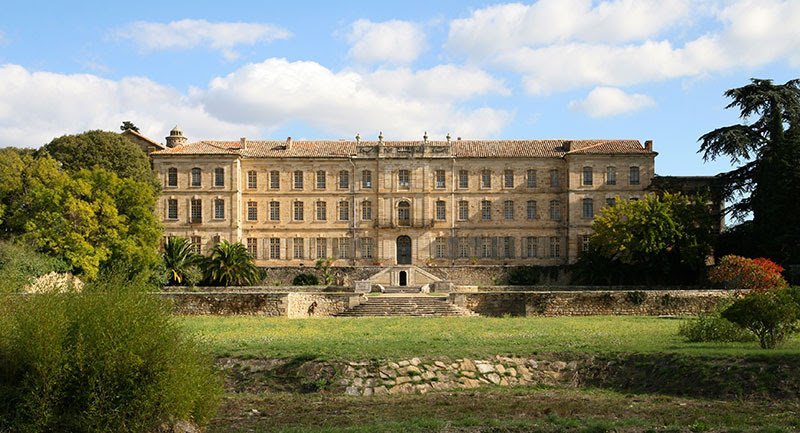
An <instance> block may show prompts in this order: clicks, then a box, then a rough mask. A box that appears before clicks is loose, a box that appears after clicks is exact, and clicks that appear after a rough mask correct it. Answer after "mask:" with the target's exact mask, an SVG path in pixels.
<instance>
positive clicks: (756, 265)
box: [708, 255, 788, 291]
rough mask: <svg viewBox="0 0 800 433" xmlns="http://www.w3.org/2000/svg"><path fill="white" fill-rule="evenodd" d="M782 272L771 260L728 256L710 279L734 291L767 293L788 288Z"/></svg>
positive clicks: (709, 274)
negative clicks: (767, 291) (766, 291)
mask: <svg viewBox="0 0 800 433" xmlns="http://www.w3.org/2000/svg"><path fill="white" fill-rule="evenodd" d="M781 272H783V268H782V267H780V266H779V265H778V264H776V263H774V262H772V261H771V260H769V259H765V258H756V259H748V258H746V257H741V256H734V255H728V256H725V257H723V258H722V260H720V263H719V264H718V265H717V266H715V267H714V268H713V269H711V271H709V273H708V279H709V281H711V282H712V283H718V284H725V286H726V287H727V288H729V289H733V290H755V291H765V290H771V289H778V288H784V287H787V286H788V284H787V283H786V280H785V279H784V278H783V276H782V275H781Z"/></svg>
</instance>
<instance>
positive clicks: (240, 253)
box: [205, 241, 261, 286]
mask: <svg viewBox="0 0 800 433" xmlns="http://www.w3.org/2000/svg"><path fill="white" fill-rule="evenodd" d="M205 276H206V280H207V281H208V282H209V283H211V284H214V285H220V286H247V285H251V284H256V283H258V282H259V280H260V279H261V272H259V270H258V267H257V266H256V265H255V263H253V256H251V255H250V253H249V252H248V251H247V248H246V247H245V246H244V245H242V243H241V242H236V243H230V242H228V241H222V242H220V243H218V244H217V245H215V246H214V248H213V249H212V250H211V256H210V257H209V258H208V260H207V262H206V267H205Z"/></svg>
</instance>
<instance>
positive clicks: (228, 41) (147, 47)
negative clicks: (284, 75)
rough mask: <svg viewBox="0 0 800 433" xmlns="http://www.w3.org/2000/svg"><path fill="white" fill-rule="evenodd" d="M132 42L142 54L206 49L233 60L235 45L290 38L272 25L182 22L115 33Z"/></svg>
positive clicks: (129, 27) (137, 24) (131, 26)
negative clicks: (169, 50)
mask: <svg viewBox="0 0 800 433" xmlns="http://www.w3.org/2000/svg"><path fill="white" fill-rule="evenodd" d="M116 34H117V36H119V37H122V38H125V39H131V40H133V41H134V42H135V43H136V44H137V45H138V46H139V47H140V49H141V50H142V51H144V52H148V51H158V50H168V49H190V48H195V47H200V46H208V47H210V48H212V49H214V50H218V51H221V52H222V54H223V55H224V56H225V57H226V58H228V59H235V58H236V57H238V53H236V51H235V50H234V47H236V46H238V45H255V44H257V43H260V42H271V41H274V40H278V39H286V38H288V37H290V36H291V34H290V33H289V31H288V30H286V29H284V28H282V27H278V26H275V25H272V24H261V23H243V22H219V23H212V22H209V21H206V20H191V19H183V20H179V21H172V22H169V23H156V22H148V21H136V22H133V23H131V24H128V25H127V26H125V27H124V28H122V29H120V30H118V31H117V32H116Z"/></svg>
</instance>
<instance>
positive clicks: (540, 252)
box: [536, 236, 550, 258]
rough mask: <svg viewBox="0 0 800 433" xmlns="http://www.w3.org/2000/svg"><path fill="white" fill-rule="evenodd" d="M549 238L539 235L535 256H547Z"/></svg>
mask: <svg viewBox="0 0 800 433" xmlns="http://www.w3.org/2000/svg"><path fill="white" fill-rule="evenodd" d="M549 242H550V240H549V238H548V237H547V236H541V237H539V242H537V245H536V257H540V258H544V257H547V255H548V253H547V251H548V248H549V247H550V243H549Z"/></svg>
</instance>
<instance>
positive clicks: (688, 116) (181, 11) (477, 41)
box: [0, 0, 800, 175]
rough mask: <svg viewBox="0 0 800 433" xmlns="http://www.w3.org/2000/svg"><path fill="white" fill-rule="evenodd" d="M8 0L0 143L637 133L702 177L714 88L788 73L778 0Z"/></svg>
mask: <svg viewBox="0 0 800 433" xmlns="http://www.w3.org/2000/svg"><path fill="white" fill-rule="evenodd" d="M52 3H53V2H49V1H48V2H44V1H25V2H22V1H8V2H4V4H3V12H2V14H1V15H0V146H19V147H38V146H40V145H42V144H44V143H46V142H48V141H49V140H50V139H52V138H53V137H55V136H59V135H62V134H66V133H76V132H81V131H84V130H87V129H106V130H116V129H117V128H118V126H119V125H120V123H121V122H122V121H123V120H131V121H133V122H134V123H135V124H136V125H138V126H139V127H140V128H141V130H142V132H143V133H145V134H146V135H148V136H151V137H153V138H155V139H157V140H163V137H164V136H165V135H166V134H167V133H168V131H169V129H170V128H172V126H174V125H176V124H179V125H180V126H181V127H182V128H183V129H184V131H185V133H186V135H188V136H189V138H190V139H192V140H199V139H238V138H239V137H242V136H246V137H248V138H254V139H255V138H277V139H282V138H285V137H287V136H292V137H294V138H296V139H301V138H309V139H315V138H326V139H330V138H333V139H337V138H352V137H353V136H354V135H355V134H356V133H360V134H361V136H362V137H373V136H377V134H378V132H379V131H383V133H384V135H385V137H386V139H408V138H412V139H413V138H421V137H422V135H423V133H424V132H425V131H427V132H428V135H429V136H431V137H432V138H434V139H436V138H439V139H441V138H443V137H444V135H445V134H447V133H448V132H449V133H451V134H452V136H453V137H457V136H461V137H464V138H510V139H539V138H574V139H581V138H609V139H613V138H634V139H640V140H646V139H652V140H654V142H655V148H656V150H657V151H658V152H659V153H660V155H659V157H658V158H657V160H656V172H657V173H659V174H664V175H667V174H673V175H691V174H714V173H717V172H719V171H722V170H727V169H729V168H730V167H729V165H728V162H727V161H718V162H715V163H703V161H702V159H701V157H700V155H698V154H697V153H696V151H697V148H698V143H697V139H698V137H699V136H700V135H702V134H703V133H705V132H708V131H710V130H712V129H714V128H716V127H719V126H723V125H727V124H730V123H733V122H736V121H738V119H737V113H736V112H735V111H731V110H724V107H725V105H727V103H728V101H727V100H726V99H725V98H724V97H723V92H724V91H725V90H726V89H729V88H732V87H739V86H742V85H745V84H747V82H748V80H749V79H750V78H751V77H758V78H771V79H774V80H775V81H776V82H785V81H787V80H789V79H792V78H796V77H798V76H800V73H799V72H800V32H799V31H797V29H798V28H800V1H797V0H785V1H780V0H759V1H756V0H730V1H714V0H653V1H650V0H618V1H602V2H600V1H591V0H540V1H537V2H532V3H502V2H487V1H450V0H444V1H427V2H418V1H405V2H393V3H388V2H375V1H370V2H347V3H344V2H333V1H329V2H311V1H293V2H245V1H227V2H218V1H214V2H211V1H207V2H186V3H178V2H163V1H161V2H150V1H140V2H136V3H135V4H132V3H130V2H125V3H123V2H108V1H104V2H99V1H83V2H80V4H78V5H75V4H66V2H64V4H60V3H59V4H55V5H54V4H52Z"/></svg>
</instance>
